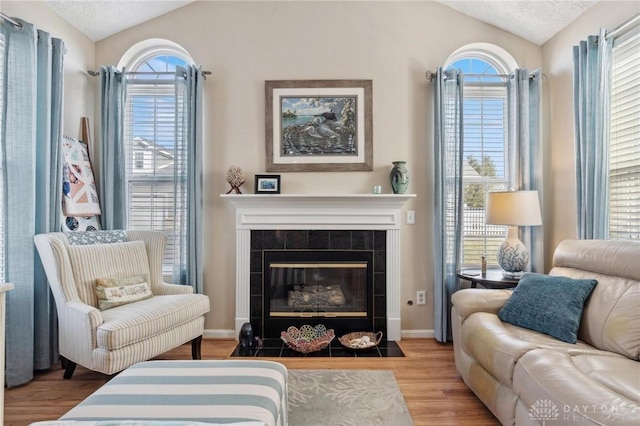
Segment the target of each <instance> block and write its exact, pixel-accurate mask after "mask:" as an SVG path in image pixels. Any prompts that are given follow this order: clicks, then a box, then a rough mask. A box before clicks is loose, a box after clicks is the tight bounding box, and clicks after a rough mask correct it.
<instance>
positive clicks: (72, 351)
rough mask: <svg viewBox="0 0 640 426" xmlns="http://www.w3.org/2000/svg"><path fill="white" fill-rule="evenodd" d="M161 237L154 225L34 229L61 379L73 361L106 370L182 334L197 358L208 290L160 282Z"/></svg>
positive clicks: (178, 341) (147, 355)
mask: <svg viewBox="0 0 640 426" xmlns="http://www.w3.org/2000/svg"><path fill="white" fill-rule="evenodd" d="M165 240H166V237H165V236H164V235H163V234H162V233H161V232H154V231H95V232H80V233H62V232H54V233H48V234H40V235H36V236H35V245H36V248H37V250H38V253H39V254H40V259H41V260H42V264H43V266H44V270H45V272H46V275H47V279H48V281H49V286H50V287H51V291H52V293H53V296H54V298H55V301H56V308H57V312H58V328H59V349H60V355H61V357H62V361H63V366H64V367H65V373H64V378H65V379H69V378H71V376H72V375H73V372H74V370H75V367H76V364H80V365H82V366H83V367H86V368H88V369H90V370H93V371H98V372H101V373H104V374H107V375H112V374H115V373H118V372H120V371H122V370H124V369H125V368H127V367H129V366H131V365H133V364H135V363H137V362H140V361H146V360H148V359H151V358H153V357H155V356H157V355H160V354H162V353H164V352H166V351H168V350H170V349H172V348H175V347H177V346H180V345H182V344H184V343H186V342H189V341H191V349H192V351H191V352H192V357H193V359H200V358H201V355H200V346H201V341H202V333H203V330H204V314H205V313H207V312H209V298H208V297H207V296H205V295H202V294H192V293H193V289H192V288H191V287H190V286H184V285H174V284H167V283H164V282H163V278H162V258H163V255H164V250H165V243H166V242H165ZM97 284H98V285H97ZM101 285H102V286H101Z"/></svg>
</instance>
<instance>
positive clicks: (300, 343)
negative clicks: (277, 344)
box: [280, 324, 336, 354]
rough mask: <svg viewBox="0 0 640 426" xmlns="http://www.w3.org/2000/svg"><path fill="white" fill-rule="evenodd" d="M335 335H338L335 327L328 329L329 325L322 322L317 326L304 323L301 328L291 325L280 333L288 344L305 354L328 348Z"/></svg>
mask: <svg viewBox="0 0 640 426" xmlns="http://www.w3.org/2000/svg"><path fill="white" fill-rule="evenodd" d="M334 337H336V336H335V334H334V332H333V329H329V330H327V327H325V326H324V325H322V324H318V325H316V326H315V327H312V326H310V325H303V326H302V327H300V329H297V328H296V327H294V326H291V327H289V328H287V331H283V332H282V333H280V338H281V339H282V340H283V341H284V342H285V343H286V344H287V346H289V347H290V348H291V349H293V350H294V351H296V352H301V353H303V354H308V353H310V352H316V351H319V350H322V349H324V348H326V347H327V346H329V344H330V343H331V341H332V340H333V338H334Z"/></svg>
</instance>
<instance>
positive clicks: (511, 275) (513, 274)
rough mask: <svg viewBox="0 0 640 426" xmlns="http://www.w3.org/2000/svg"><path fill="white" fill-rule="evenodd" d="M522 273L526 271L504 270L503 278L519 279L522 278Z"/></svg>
mask: <svg viewBox="0 0 640 426" xmlns="http://www.w3.org/2000/svg"><path fill="white" fill-rule="evenodd" d="M522 274H524V272H522V271H519V272H509V271H504V270H503V271H502V277H503V278H507V279H509V280H519V279H520V278H522Z"/></svg>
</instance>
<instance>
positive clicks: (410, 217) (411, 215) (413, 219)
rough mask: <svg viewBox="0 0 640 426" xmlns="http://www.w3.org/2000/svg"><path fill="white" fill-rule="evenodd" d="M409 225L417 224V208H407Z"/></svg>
mask: <svg viewBox="0 0 640 426" xmlns="http://www.w3.org/2000/svg"><path fill="white" fill-rule="evenodd" d="M405 219H406V222H407V225H415V224H416V211H415V210H407V216H406V218H405Z"/></svg>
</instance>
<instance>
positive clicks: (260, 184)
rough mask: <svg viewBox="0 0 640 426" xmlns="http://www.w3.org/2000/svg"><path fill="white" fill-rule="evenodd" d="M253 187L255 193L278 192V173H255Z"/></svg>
mask: <svg viewBox="0 0 640 426" xmlns="http://www.w3.org/2000/svg"><path fill="white" fill-rule="evenodd" d="M254 188H255V191H254V192H255V193H256V194H279V193H280V175H256V177H255V185H254Z"/></svg>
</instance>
